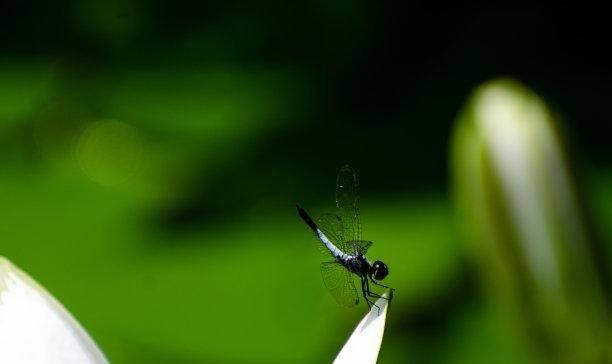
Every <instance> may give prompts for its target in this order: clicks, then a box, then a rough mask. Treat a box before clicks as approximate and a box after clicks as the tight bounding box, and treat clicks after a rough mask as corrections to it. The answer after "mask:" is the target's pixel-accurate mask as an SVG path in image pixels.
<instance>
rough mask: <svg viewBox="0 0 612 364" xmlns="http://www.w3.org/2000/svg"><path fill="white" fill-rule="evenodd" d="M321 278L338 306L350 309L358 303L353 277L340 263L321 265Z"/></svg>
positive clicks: (324, 263)
mask: <svg viewBox="0 0 612 364" xmlns="http://www.w3.org/2000/svg"><path fill="white" fill-rule="evenodd" d="M321 276H322V277H323V283H324V284H325V287H327V289H328V290H329V292H331V294H332V296H333V297H334V299H335V300H336V302H338V303H339V304H340V305H342V306H345V307H351V306H355V305H356V304H358V303H359V295H358V294H357V289H356V288H355V283H354V282H353V277H352V276H351V273H350V272H349V271H348V270H347V269H346V268H344V267H343V266H342V265H341V264H340V263H338V262H323V263H321Z"/></svg>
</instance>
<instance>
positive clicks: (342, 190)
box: [336, 166, 361, 241]
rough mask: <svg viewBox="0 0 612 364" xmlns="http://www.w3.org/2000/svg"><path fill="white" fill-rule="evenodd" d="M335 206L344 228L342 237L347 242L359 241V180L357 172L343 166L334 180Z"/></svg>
mask: <svg viewBox="0 0 612 364" xmlns="http://www.w3.org/2000/svg"><path fill="white" fill-rule="evenodd" d="M336 205H338V209H340V217H341V218H342V221H343V226H344V237H345V238H346V239H347V240H352V241H359V240H361V218H360V216H359V179H358V178H357V172H355V170H354V169H353V168H352V167H350V166H344V167H342V168H340V171H339V172H338V179H337V180H336Z"/></svg>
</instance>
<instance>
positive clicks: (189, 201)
mask: <svg viewBox="0 0 612 364" xmlns="http://www.w3.org/2000/svg"><path fill="white" fill-rule="evenodd" d="M560 10H563V9H560ZM0 19H1V22H0V24H1V29H2V31H1V32H0V255H3V256H6V257H7V258H9V259H10V260H12V261H13V262H14V263H15V264H17V265H18V266H20V267H21V268H22V269H24V270H25V271H27V272H28V273H29V274H30V275H32V276H33V277H34V278H35V279H37V280H38V281H39V282H40V283H41V284H43V285H44V286H45V287H46V288H47V289H48V290H49V291H50V292H51V293H53V294H54V295H55V296H56V297H57V298H58V299H59V300H60V301H61V302H62V303H63V304H64V305H65V306H66V307H67V308H68V309H69V310H70V311H71V312H72V313H73V314H74V315H75V316H76V317H77V318H78V320H79V321H80V322H81V323H82V324H83V326H84V327H85V328H86V329H87V330H88V331H89V333H90V334H91V335H92V336H93V337H94V339H95V340H96V342H97V343H98V344H99V345H100V346H101V348H102V350H103V351H104V352H105V353H106V355H107V356H108V358H109V359H110V361H111V362H113V363H176V364H181V363H185V364H191V363H264V362H265V363H319V362H329V361H331V358H333V357H334V355H335V353H336V352H337V351H338V350H339V348H340V347H341V345H342V344H343V342H344V341H345V339H346V338H347V336H348V334H349V332H350V331H351V330H352V328H353V327H354V325H355V324H356V322H357V321H358V319H359V318H360V317H361V316H362V315H363V314H364V312H365V305H362V306H359V307H358V308H355V309H344V308H341V307H338V306H336V305H335V303H334V301H333V299H332V298H331V296H330V295H329V294H328V293H327V292H326V291H325V288H324V286H323V284H322V281H321V277H320V275H319V261H320V256H319V255H318V253H317V249H315V247H314V244H315V242H314V238H313V237H312V234H311V233H310V232H309V231H308V229H307V227H306V226H305V225H304V224H303V222H302V221H301V220H300V219H299V218H298V217H297V215H296V213H295V209H294V204H295V203H300V204H302V205H304V206H305V207H306V208H307V210H308V211H310V212H312V213H313V214H315V215H316V214H317V213H322V212H326V211H331V210H333V208H334V201H333V194H334V184H335V175H336V172H337V169H338V168H339V167H340V166H341V165H343V164H346V163H349V164H351V165H352V166H353V167H354V168H355V169H356V170H357V171H358V172H359V173H360V176H361V203H362V221H363V235H364V238H366V239H370V240H374V241H375V245H374V246H373V248H372V249H371V250H370V252H371V253H370V255H371V257H372V258H374V259H376V258H380V259H382V260H384V261H385V262H386V263H387V264H388V265H389V267H390V275H389V277H388V278H387V282H388V283H389V284H390V285H392V286H394V287H395V288H396V289H397V292H396V297H395V300H394V302H393V306H392V307H391V310H390V313H389V317H388V322H387V331H386V336H385V340H384V342H383V347H382V350H381V354H380V362H381V363H404V362H411V363H491V362H494V363H517V362H521V363H536V362H538V360H539V359H538V358H537V356H536V355H535V354H533V352H532V351H531V350H530V349H529V348H528V346H527V345H524V343H522V342H521V340H516V338H515V337H514V336H513V334H511V332H510V330H506V327H505V324H504V320H503V318H502V317H500V314H499V312H498V311H497V310H495V309H493V308H492V307H491V304H490V303H489V301H488V300H487V299H486V298H485V296H486V293H485V292H484V291H483V289H482V288H481V285H480V281H481V280H480V278H479V271H478V268H476V266H477V265H476V264H475V261H474V258H472V256H471V255H470V254H469V253H467V252H466V249H464V245H463V244H462V242H461V240H462V238H461V235H460V234H458V233H457V230H458V227H457V221H456V219H455V218H454V213H453V203H452V198H451V193H450V190H451V188H450V187H451V186H450V178H449V173H448V153H449V144H450V143H449V142H450V135H451V130H452V126H453V121H454V119H455V117H456V115H457V113H458V111H459V110H460V108H461V105H462V104H463V103H464V102H465V101H466V99H467V97H468V95H469V93H470V91H471V90H472V88H473V87H474V86H476V85H478V84H479V83H481V82H483V81H485V80H487V79H490V78H491V77H496V76H499V75H509V76H513V77H516V78H518V79H521V80H522V81H523V82H525V83H526V84H527V85H528V86H530V87H531V88H533V89H535V90H536V91H537V92H538V93H539V94H540V95H542V96H543V98H544V99H545V100H546V101H547V102H548V103H549V104H551V105H552V106H553V108H554V109H555V110H556V111H557V112H559V115H561V116H562V124H561V127H562V129H563V131H564V135H565V136H566V137H567V139H568V141H569V145H570V150H571V151H572V153H571V156H572V158H574V159H575V160H576V161H577V162H576V163H575V164H574V166H577V167H578V168H577V170H575V172H576V174H577V175H578V179H579V182H580V186H582V191H583V196H584V197H585V198H586V200H585V204H587V205H589V206H590V207H591V210H590V211H591V212H592V216H591V217H592V221H593V222H594V226H595V227H596V229H597V228H598V231H599V233H600V237H601V241H611V239H610V238H612V229H611V228H610V227H609V225H610V224H606V222H607V221H609V220H608V219H607V216H608V215H609V214H610V212H612V205H611V203H612V194H611V193H610V192H609V191H610V187H611V186H612V173H611V172H612V168H611V167H612V163H611V162H612V159H611V158H610V156H611V154H610V149H611V145H610V143H609V141H608V139H609V136H610V132H612V127H611V125H612V124H611V123H610V122H609V116H608V115H609V109H608V106H609V100H610V98H611V97H612V82H610V81H611V78H612V75H611V74H610V69H609V64H610V61H612V59H610V56H609V55H608V54H604V52H603V49H602V44H605V42H607V41H608V35H607V34H606V32H605V22H604V21H601V22H600V21H598V20H597V19H591V18H587V16H581V15H580V14H579V13H577V12H575V11H574V9H566V11H565V12H563V11H562V13H561V14H559V15H553V14H552V13H551V12H550V9H548V8H544V7H542V8H541V9H537V8H531V9H530V11H529V12H527V11H521V10H520V9H510V8H496V7H491V6H481V7H478V8H474V9H446V10H444V11H440V9H439V8H437V7H434V6H431V7H430V6H427V5H424V4H419V3H406V2H393V1H385V2H380V1H370V0H367V1H366V0H357V1H342V0H339V1H294V2H290V3H286V2H280V1H267V0H264V1H258V2H239V1H238V2H235V1H225V2H205V1H201V2H189V1H173V2H163V1H154V0H124V1H117V0H111V1H102V0H88V1H76V2H74V1H56V2H34V3H29V4H23V3H19V2H13V3H11V4H3V5H1V6H0ZM582 21H588V23H584V24H583V23H582ZM578 23H580V24H583V25H581V26H577V24H578Z"/></svg>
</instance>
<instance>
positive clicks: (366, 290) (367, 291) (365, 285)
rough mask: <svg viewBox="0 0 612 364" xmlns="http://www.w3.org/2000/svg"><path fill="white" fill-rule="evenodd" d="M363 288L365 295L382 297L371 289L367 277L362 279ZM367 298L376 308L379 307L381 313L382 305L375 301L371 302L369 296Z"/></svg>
mask: <svg viewBox="0 0 612 364" xmlns="http://www.w3.org/2000/svg"><path fill="white" fill-rule="evenodd" d="M361 289H362V290H363V297H366V295H367V296H369V297H381V296H380V295H378V294H376V293H374V292H372V291H370V285H369V284H368V279H367V278H365V277H364V278H362V279H361ZM383 298H385V297H383ZM366 300H367V301H368V302H369V303H371V304H372V305H373V306H376V308H377V309H378V314H380V306H378V305H377V304H376V303H374V302H371V301H370V300H369V299H368V298H367V297H366ZM370 308H371V307H370Z"/></svg>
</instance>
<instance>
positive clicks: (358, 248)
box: [346, 240, 374, 255]
mask: <svg viewBox="0 0 612 364" xmlns="http://www.w3.org/2000/svg"><path fill="white" fill-rule="evenodd" d="M372 244H374V243H373V242H371V241H368V240H356V241H348V242H346V245H348V246H349V252H350V254H357V253H361V254H362V255H365V254H366V253H367V252H368V249H369V248H370V247H371V246H372Z"/></svg>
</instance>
